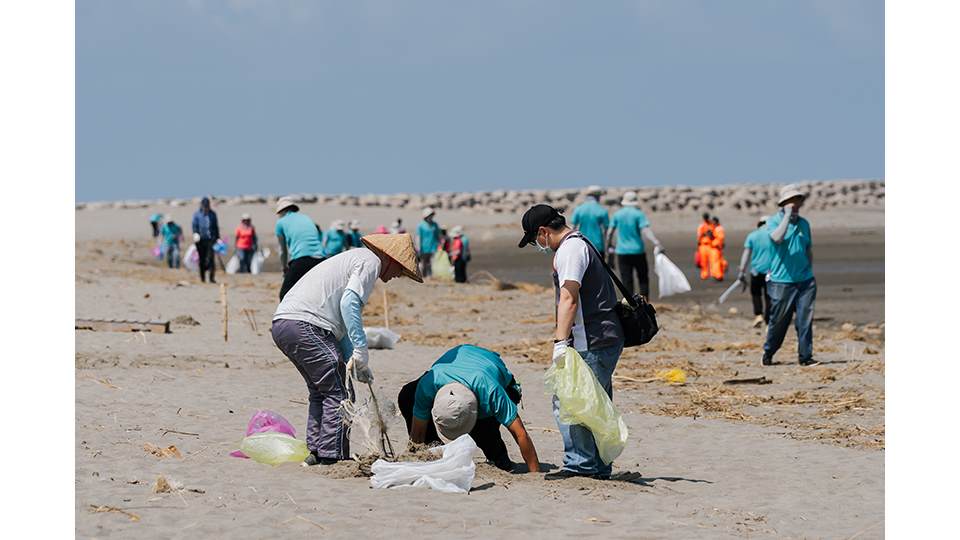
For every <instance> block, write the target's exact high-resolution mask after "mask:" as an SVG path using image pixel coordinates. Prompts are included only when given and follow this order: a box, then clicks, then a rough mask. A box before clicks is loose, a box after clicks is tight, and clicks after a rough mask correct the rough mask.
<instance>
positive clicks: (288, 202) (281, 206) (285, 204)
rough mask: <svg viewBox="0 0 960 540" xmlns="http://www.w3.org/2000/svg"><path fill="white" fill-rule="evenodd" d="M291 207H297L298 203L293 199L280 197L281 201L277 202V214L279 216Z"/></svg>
mask: <svg viewBox="0 0 960 540" xmlns="http://www.w3.org/2000/svg"><path fill="white" fill-rule="evenodd" d="M291 206H297V203H296V201H294V200H293V197H280V199H279V200H278V201H277V213H278V214H279V213H280V212H283V211H284V210H286V209H287V208H290V207H291Z"/></svg>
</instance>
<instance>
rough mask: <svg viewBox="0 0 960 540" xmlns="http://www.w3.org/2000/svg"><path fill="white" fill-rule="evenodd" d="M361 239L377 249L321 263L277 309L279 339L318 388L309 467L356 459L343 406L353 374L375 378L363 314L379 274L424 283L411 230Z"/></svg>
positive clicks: (310, 419) (312, 389)
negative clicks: (352, 451) (404, 232)
mask: <svg viewBox="0 0 960 540" xmlns="http://www.w3.org/2000/svg"><path fill="white" fill-rule="evenodd" d="M361 241H362V242H363V244H364V245H365V246H366V247H367V248H369V249H354V250H350V251H347V252H346V253H341V254H340V255H337V256H336V257H331V258H329V259H327V260H325V261H323V262H322V263H320V264H318V265H317V266H315V267H314V268H313V269H311V270H310V271H309V272H307V274H306V275H304V276H303V277H302V278H301V279H300V280H299V281H298V282H297V283H296V284H295V285H294V286H293V288H291V289H290V291H289V292H288V293H287V294H286V296H284V298H283V300H282V301H281V302H280V305H279V306H277V311H276V312H275V313H274V314H273V325H272V328H271V330H270V332H271V334H272V336H273V341H274V343H276V345H277V348H279V349H280V351H282V352H283V354H284V355H286V357H287V358H289V359H290V361H291V362H293V365H294V366H296V368H297V370H298V371H299V372H300V375H302V376H303V379H304V381H306V383H307V389H308V391H309V393H310V399H309V401H310V404H309V408H308V414H307V430H306V433H307V449H309V450H310V455H309V456H307V458H306V460H305V461H304V463H306V464H307V465H316V464H330V463H335V462H337V461H339V460H344V459H349V456H350V441H349V437H348V433H347V429H346V427H345V426H344V423H343V415H342V413H341V411H340V404H341V402H343V401H344V400H346V399H348V397H349V396H348V395H347V388H346V386H345V381H346V378H347V373H348V372H349V373H350V374H351V375H353V376H354V377H355V378H356V379H357V380H358V381H360V382H362V383H366V382H370V381H372V380H373V373H372V371H371V370H370V366H369V352H368V349H367V339H366V336H365V335H364V332H363V317H362V314H361V313H362V310H363V306H364V305H365V304H366V303H367V300H368V299H369V297H370V293H371V291H372V290H373V287H374V284H375V283H376V281H377V278H380V280H381V281H383V282H387V281H390V280H391V279H393V278H395V277H399V276H407V277H409V278H410V279H412V280H414V281H416V282H418V283H423V278H422V277H421V276H420V272H419V270H418V269H417V255H416V252H415V251H414V249H413V240H412V238H411V237H410V235H409V234H373V235H368V236H364V237H363V238H361Z"/></svg>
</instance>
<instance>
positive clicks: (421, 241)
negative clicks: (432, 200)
mask: <svg viewBox="0 0 960 540" xmlns="http://www.w3.org/2000/svg"><path fill="white" fill-rule="evenodd" d="M435 214H436V212H435V211H434V210H433V208H424V210H423V214H422V215H423V221H421V222H420V224H419V225H417V244H418V246H417V247H418V248H419V249H420V275H422V276H423V277H430V276H432V275H433V254H434V253H436V252H437V247H438V246H439V245H440V225H438V224H437V222H436V221H434V220H433V216H434V215H435Z"/></svg>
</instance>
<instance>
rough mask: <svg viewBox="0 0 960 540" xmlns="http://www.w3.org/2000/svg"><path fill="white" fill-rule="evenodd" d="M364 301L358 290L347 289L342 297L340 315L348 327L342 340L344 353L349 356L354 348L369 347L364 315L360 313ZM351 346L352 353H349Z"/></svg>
mask: <svg viewBox="0 0 960 540" xmlns="http://www.w3.org/2000/svg"><path fill="white" fill-rule="evenodd" d="M362 309H363V302H361V301H360V295H358V294H357V293H356V291H353V290H350V289H347V290H346V291H344V292H343V297H342V298H341V299H340V316H341V317H343V324H344V326H346V327H347V335H346V336H344V338H343V339H342V340H341V341H340V345H341V347H342V348H343V354H344V355H345V356H347V357H349V356H350V354H353V350H354V349H358V348H366V347H367V336H366V334H364V333H363V317H362V316H361V315H360V312H361V310H362ZM348 348H349V351H350V354H347V349H348Z"/></svg>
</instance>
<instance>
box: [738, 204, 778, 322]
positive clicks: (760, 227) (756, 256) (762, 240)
mask: <svg viewBox="0 0 960 540" xmlns="http://www.w3.org/2000/svg"><path fill="white" fill-rule="evenodd" d="M766 225H767V218H763V219H761V220H760V221H759V222H757V228H756V229H754V231H753V232H751V233H750V234H748V235H747V239H746V240H745V241H744V242H743V255H742V256H741V257H740V272H739V275H738V276H737V279H738V280H740V281H742V282H743V283H746V282H747V273H746V269H747V264H749V265H750V298H751V300H752V301H753V316H754V319H753V327H754V328H760V326H761V325H762V324H763V323H764V322H769V321H770V296H769V295H768V294H767V272H769V271H770V262H771V261H772V260H773V248H774V244H773V241H772V240H770V231H768V230H767V227H766Z"/></svg>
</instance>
